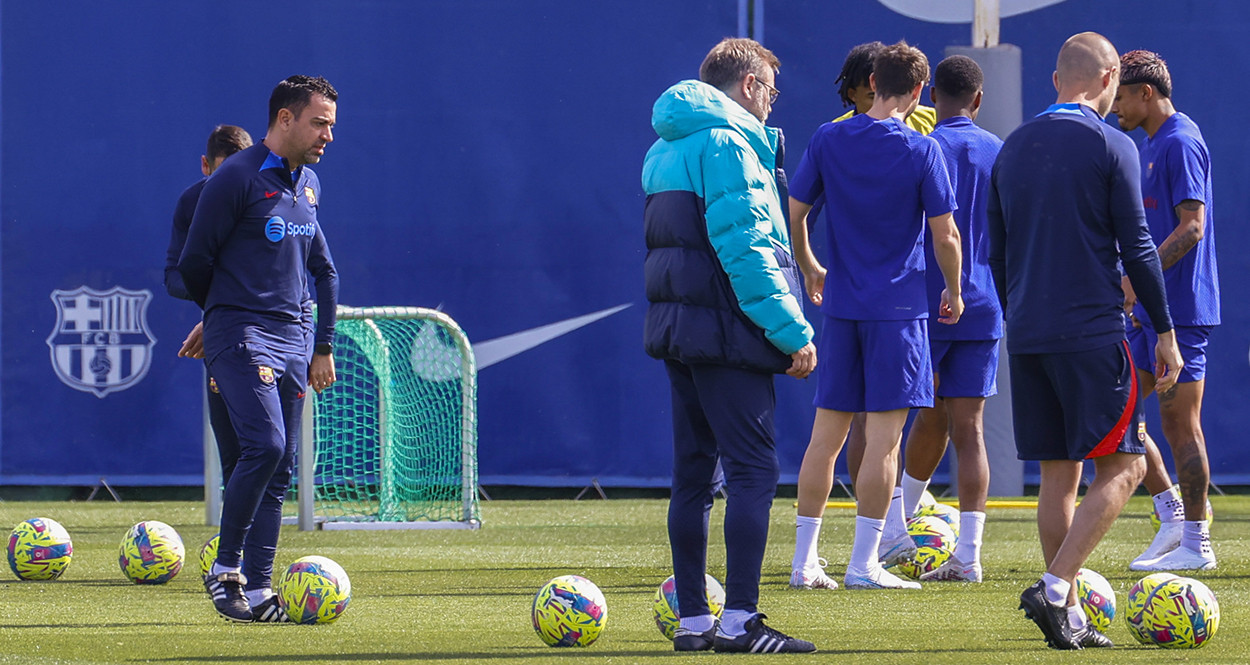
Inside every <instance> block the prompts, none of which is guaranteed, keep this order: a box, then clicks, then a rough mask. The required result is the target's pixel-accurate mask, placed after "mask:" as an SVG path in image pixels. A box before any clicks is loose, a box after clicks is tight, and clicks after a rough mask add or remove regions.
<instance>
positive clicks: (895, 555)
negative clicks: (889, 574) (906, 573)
mask: <svg viewBox="0 0 1250 665" xmlns="http://www.w3.org/2000/svg"><path fill="white" fill-rule="evenodd" d="M915 556H916V541H914V540H912V538H911V536H910V535H908V534H907V532H906V531H904V532H903V533H902V534H901V535H899V536H895V537H894V538H889V539H886V538H884V537H883V538H882V539H881V544H880V545H878V546H877V559H878V562H879V563H880V564H881V567H882V568H889V567H890V566H896V565H898V564H900V563H902V562H904V561H911V560H912V559H913V558H914V557H915ZM916 588H919V587H916Z"/></svg>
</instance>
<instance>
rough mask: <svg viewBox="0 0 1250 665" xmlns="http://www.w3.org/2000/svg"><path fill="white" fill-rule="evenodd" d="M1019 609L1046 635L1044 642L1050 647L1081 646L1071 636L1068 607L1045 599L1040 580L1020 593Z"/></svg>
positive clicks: (1044, 591)
mask: <svg viewBox="0 0 1250 665" xmlns="http://www.w3.org/2000/svg"><path fill="white" fill-rule="evenodd" d="M1020 609H1022V610H1024V616H1025V618H1027V619H1032V620H1033V623H1035V624H1037V627H1038V628H1041V629H1042V635H1044V636H1045V637H1046V644H1047V646H1049V647H1050V648H1052V649H1080V648H1081V643H1080V642H1078V641H1076V640H1075V639H1074V638H1073V637H1072V625H1071V624H1069V623H1068V608H1066V607H1064V606H1062V605H1059V604H1056V603H1052V602H1050V601H1049V600H1047V598H1046V585H1045V584H1044V583H1043V582H1042V581H1041V580H1038V581H1037V584H1034V585H1033V586H1031V587H1029V588H1027V589H1025V590H1024V593H1022V594H1020Z"/></svg>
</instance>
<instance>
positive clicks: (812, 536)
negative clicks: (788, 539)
mask: <svg viewBox="0 0 1250 665" xmlns="http://www.w3.org/2000/svg"><path fill="white" fill-rule="evenodd" d="M794 522H795V525H796V527H797V528H796V529H795V535H794V561H793V562H791V564H790V569H791V570H804V569H807V568H810V567H813V566H815V565H816V541H818V540H819V539H820V522H821V519H820V518H819V517H804V516H802V515H799V516H798V517H796V518H794Z"/></svg>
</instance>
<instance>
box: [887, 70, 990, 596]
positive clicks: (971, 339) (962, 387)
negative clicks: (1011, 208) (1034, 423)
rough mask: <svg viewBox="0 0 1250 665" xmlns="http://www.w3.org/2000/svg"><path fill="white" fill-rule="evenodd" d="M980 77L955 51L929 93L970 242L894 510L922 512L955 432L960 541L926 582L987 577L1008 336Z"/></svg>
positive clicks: (931, 274) (928, 257)
mask: <svg viewBox="0 0 1250 665" xmlns="http://www.w3.org/2000/svg"><path fill="white" fill-rule="evenodd" d="M982 81H983V75H982V73H981V67H980V66H978V65H977V63H976V61H975V60H973V59H972V58H969V57H968V56H965V55H953V56H950V57H949V58H946V59H945V60H943V61H942V62H940V63H938V66H937V67H936V68H935V69H934V74H933V89H932V90H931V91H930V96H931V97H932V99H933V103H934V106H935V107H936V108H937V113H938V122H937V127H936V128H935V129H934V130H933V132H932V133H931V134H929V136H931V137H933V139H934V140H935V141H937V142H938V145H940V146H941V147H942V154H943V155H944V156H945V157H946V170H947V173H948V174H949V175H950V179H951V185H952V186H953V187H954V189H955V201H956V203H957V204H958V207H957V209H956V210H955V224H956V226H958V227H959V238H960V240H961V241H962V242H963V246H962V250H963V275H962V276H961V277H962V282H963V291H962V293H963V299H964V313H963V316H961V317H960V318H959V323H956V324H954V325H950V326H929V348H930V356H931V357H932V360H933V374H934V378H935V383H936V384H937V385H936V388H935V391H936V393H937V398H938V401H939V403H938V404H937V405H936V406H935V407H934V408H932V409H920V410H919V411H918V412H917V414H916V419H915V421H914V422H913V423H912V426H911V431H910V432H909V433H908V436H907V445H906V449H905V451H904V454H905V458H906V469H905V471H904V472H903V478H902V483H901V484H902V489H903V504H902V510H900V511H898V515H897V517H894V516H893V515H892V516H891V517H892V518H894V519H898V520H899V521H902V517H903V515H904V514H906V515H907V516H909V517H910V516H911V515H912V514H913V513H914V512H915V510H916V506H917V504H918V503H919V501H920V496H921V494H922V493H923V492H924V490H925V487H926V486H927V485H928V483H929V478H930V477H932V475H933V471H934V470H935V469H936V468H937V465H938V463H939V462H940V461H941V460H942V455H943V453H944V452H945V451H946V439H947V432H948V431H949V432H950V440H951V442H952V443H954V445H955V455H956V457H957V458H958V460H959V469H958V470H959V478H958V489H959V511H960V513H959V526H960V529H959V543H958V545H957V546H956V547H955V550H954V552H953V554H952V556H951V558H949V559H947V561H946V562H945V563H943V564H942V565H941V566H940V567H939V568H937V569H936V570H933V571H930V572H928V573H926V574H924V575H922V576H921V577H920V581H922V582H927V581H961V582H980V581H981V540H982V534H983V532H984V529H985V501H986V494H987V493H988V492H989V473H990V472H989V462H988V460H987V459H986V456H985V438H984V434H983V427H982V415H983V413H984V411H985V398H986V397H989V396H990V395H993V394H995V393H996V392H997V384H996V378H997V375H998V340H999V338H1001V337H1002V335H1003V312H1002V309H1000V307H999V305H998V294H997V292H996V291H995V289H994V278H993V277H992V276H991V275H990V264H989V237H988V236H987V235H986V231H985V224H986V221H985V203H986V192H987V190H988V189H989V181H990V170H991V169H992V168H993V167H994V158H996V157H997V156H998V150H999V148H1001V147H1002V145H1003V142H1002V140H1001V139H999V138H998V137H997V136H994V135H993V134H991V133H989V132H987V131H985V130H984V129H981V128H980V127H977V126H976V125H975V124H973V122H972V121H973V120H974V119H975V118H976V116H977V111H978V110H979V109H980V106H981V85H982ZM926 239H928V238H927V236H926ZM925 261H926V264H927V265H930V266H931V265H935V264H936V257H935V256H934V254H933V248H932V244H931V243H926V253H925ZM925 277H926V281H927V282H928V285H929V307H930V311H929V318H930V319H936V318H938V316H939V313H938V311H937V308H938V306H939V304H940V303H941V296H942V288H943V287H944V286H945V283H944V282H943V280H942V275H941V273H939V272H938V271H936V270H928V271H926V273H925ZM900 526H901V525H900ZM901 528H903V530H904V531H905V530H906V529H905V527H901Z"/></svg>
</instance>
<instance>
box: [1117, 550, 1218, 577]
mask: <svg viewBox="0 0 1250 665" xmlns="http://www.w3.org/2000/svg"><path fill="white" fill-rule="evenodd" d="M1133 563H1134V564H1137V562H1136V561H1134V562H1133ZM1133 570H1148V571H1172V570H1215V552H1212V551H1209V550H1208V551H1205V552H1195V551H1193V550H1191V549H1189V548H1188V547H1178V548H1176V549H1174V550H1172V551H1171V552H1168V553H1167V554H1164V555H1163V556H1161V557H1159V558H1157V559H1152V560H1150V561H1145V562H1142V563H1141V564H1140V567H1135V568H1133Z"/></svg>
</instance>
